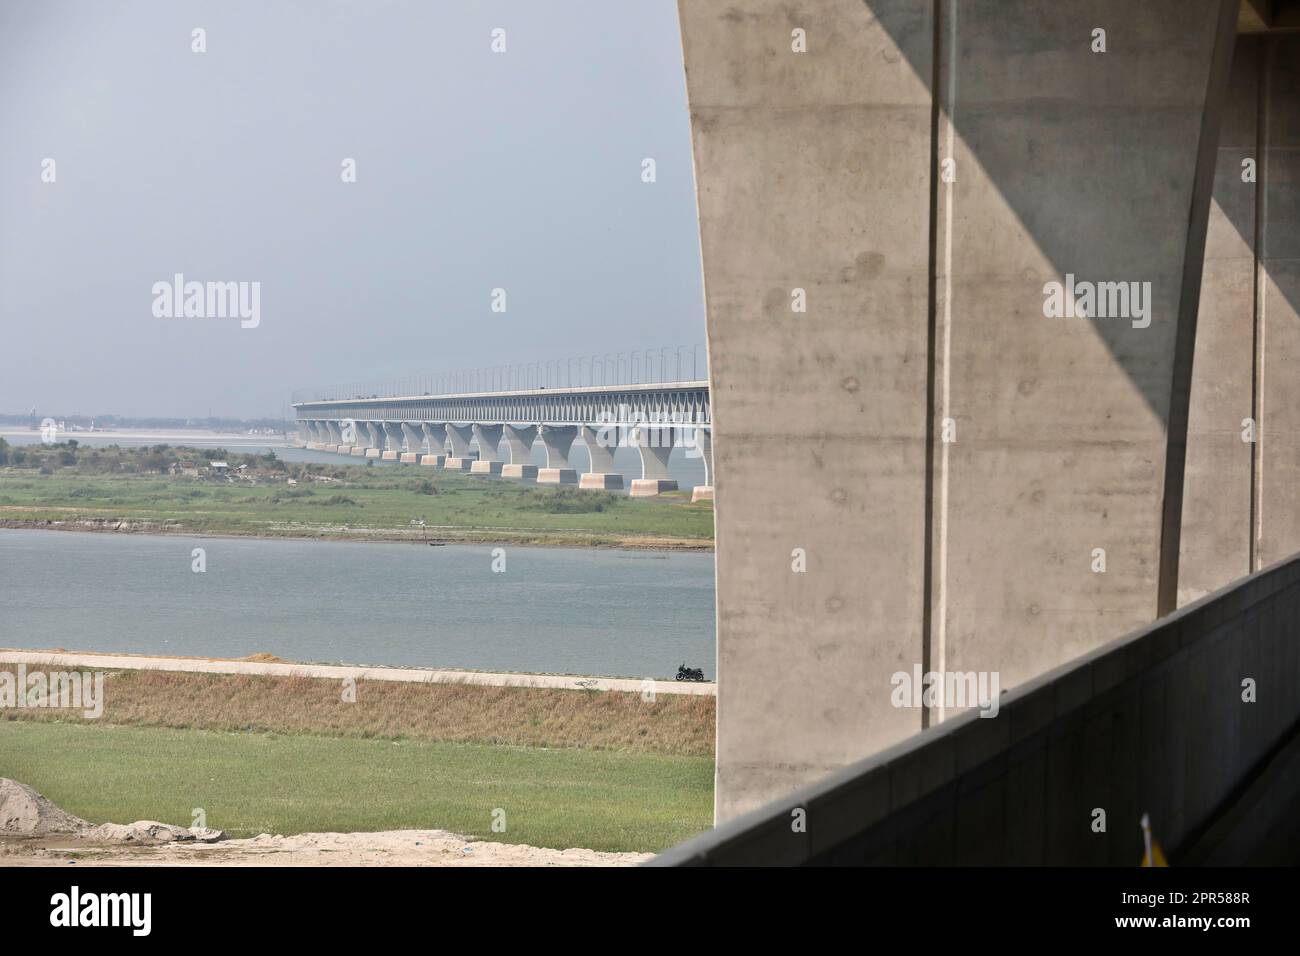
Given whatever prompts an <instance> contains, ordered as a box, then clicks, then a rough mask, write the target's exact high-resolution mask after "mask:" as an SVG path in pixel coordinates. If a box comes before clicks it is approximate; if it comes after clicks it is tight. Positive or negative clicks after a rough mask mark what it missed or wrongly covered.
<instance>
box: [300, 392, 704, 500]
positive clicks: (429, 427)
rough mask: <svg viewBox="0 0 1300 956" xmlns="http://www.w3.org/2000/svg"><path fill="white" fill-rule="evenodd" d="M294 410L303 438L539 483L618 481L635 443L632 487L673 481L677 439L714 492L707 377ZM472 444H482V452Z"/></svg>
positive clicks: (309, 404)
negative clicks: (619, 454)
mask: <svg viewBox="0 0 1300 956" xmlns="http://www.w3.org/2000/svg"><path fill="white" fill-rule="evenodd" d="M294 411H295V413H296V414H297V418H298V429H299V437H300V439H301V440H302V442H303V444H304V445H305V446H306V447H307V448H312V449H318V450H322V451H333V452H338V453H340V454H346V455H354V456H357V457H364V458H378V459H381V460H385V461H399V462H406V463H408V464H420V465H427V466H429V467H433V468H444V469H447V470H451V471H466V472H469V473H470V474H475V475H485V476H500V477H506V478H535V479H536V480H537V481H538V482H539V483H542V484H577V485H578V486H579V487H581V488H590V489H619V488H622V487H623V486H624V482H623V478H624V476H623V475H622V474H621V473H620V472H618V471H617V469H616V468H615V465H614V453H615V451H616V450H617V449H618V448H624V447H632V448H636V449H637V451H638V453H639V455H640V460H641V474H640V476H639V477H636V478H634V479H633V480H632V485H631V493H632V494H633V495H634V496H651V495H658V494H662V493H663V492H665V491H675V490H677V482H676V480H675V479H673V478H671V477H670V476H669V473H668V459H669V457H670V455H671V454H672V450H673V448H674V447H677V446H681V447H682V448H684V449H685V453H686V455H687V456H688V457H691V458H700V459H702V460H703V463H704V474H705V481H704V484H703V485H702V486H699V487H697V488H695V489H694V490H693V493H692V496H691V500H692V501H699V500H707V499H711V498H712V497H713V441H712V431H713V429H712V421H711V417H710V405H709V386H708V383H707V382H671V383H661V384H648V385H647V384H640V385H601V386H584V387H577V388H530V389H517V390H511V391H494V392H469V393H456V394H445V395H427V394H426V395H408V396H400V397H385V398H378V397H374V398H366V397H355V398H346V399H331V400H317V401H303V402H297V403H295V404H294ZM502 438H504V439H505V448H506V452H505V454H504V455H503V454H502V452H501V447H502V445H501V441H502ZM538 439H540V440H541V442H542V445H543V447H544V448H545V450H546V466H545V467H544V468H540V469H539V468H538V467H537V466H536V465H534V464H533V463H532V448H533V444H534V443H535V442H536V441H537V440H538ZM579 439H581V441H582V442H583V444H585V445H586V446H587V451H588V453H589V458H590V462H591V469H590V471H588V472H587V473H585V474H583V475H581V476H579V475H578V473H577V469H576V468H574V466H573V463H572V462H571V461H570V457H569V452H570V450H571V448H572V447H573V444H574V442H575V441H578V440H579ZM471 445H477V447H478V455H477V458H475V457H474V452H473V451H472V450H471Z"/></svg>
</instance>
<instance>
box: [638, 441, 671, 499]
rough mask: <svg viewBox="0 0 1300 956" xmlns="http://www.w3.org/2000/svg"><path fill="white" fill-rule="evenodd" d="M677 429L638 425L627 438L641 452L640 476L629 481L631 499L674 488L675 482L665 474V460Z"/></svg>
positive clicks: (647, 496)
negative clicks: (630, 484)
mask: <svg viewBox="0 0 1300 956" xmlns="http://www.w3.org/2000/svg"><path fill="white" fill-rule="evenodd" d="M675 436H676V431H675V429H673V428H670V427H667V426H662V425H637V426H635V427H633V428H632V430H631V434H630V436H629V439H630V441H631V442H632V444H633V445H635V446H636V449H637V451H639V452H640V453H641V477H640V478H634V479H633V480H632V490H631V495H632V497H633V498H649V497H653V496H655V495H659V494H663V493H664V492H665V491H676V490H677V482H676V481H675V480H673V479H672V478H670V477H669V476H668V459H669V457H670V456H671V455H672V453H673V442H674V441H675Z"/></svg>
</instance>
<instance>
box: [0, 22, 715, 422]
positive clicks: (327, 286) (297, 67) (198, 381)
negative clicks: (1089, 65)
mask: <svg viewBox="0 0 1300 956" xmlns="http://www.w3.org/2000/svg"><path fill="white" fill-rule="evenodd" d="M196 27H202V28H204V29H205V30H206V44H207V52H205V53H195V52H193V51H192V49H191V45H192V42H193V40H192V30H193V29H194V28H196ZM498 27H500V28H504V30H505V31H506V34H505V41H506V52H504V53H494V52H493V51H492V49H491V44H492V31H493V29H494V28H498ZM348 157H351V158H354V159H355V160H356V170H357V181H356V182H355V183H344V182H342V179H341V173H342V166H341V164H342V162H343V160H344V159H345V158H348ZM646 157H651V158H653V159H654V160H655V162H656V173H657V182H655V183H653V184H645V183H643V182H642V181H641V173H642V160H643V159H644V158H646ZM47 158H52V159H54V161H55V167H54V172H55V176H56V180H55V182H53V183H45V182H42V172H43V168H47V167H43V161H44V160H46V159H47ZM175 273H182V274H184V276H185V278H186V279H187V280H197V281H203V282H206V281H209V280H213V281H236V282H238V281H244V282H253V281H257V282H260V283H261V287H260V324H259V325H258V327H257V328H241V326H240V322H239V321H238V319H209V318H188V319H186V318H179V319H162V318H156V317H155V316H154V314H153V305H154V293H153V291H152V288H153V285H154V283H156V282H158V281H168V282H170V281H171V279H172V276H173V275H174V274H175ZM498 287H500V288H504V289H505V290H506V295H507V298H506V305H507V311H506V312H505V313H504V314H498V313H493V312H492V311H491V310H490V302H491V299H490V296H491V290H492V289H493V288H498ZM703 340H704V313H703V293H702V291H701V281H700V274H699V239H698V233H697V228H696V221H695V197H694V185H693V181H692V172H691V152H690V127H689V122H688V116H687V110H686V94H685V82H684V78H683V73H682V62H681V42H680V37H679V34H678V26H677V13H676V4H675V3H674V2H673V0H620V2H618V3H611V2H609V0H519V2H482V3H475V2H470V0H443V2H434V0H427V2H385V0H351V2H336V0H311V2H309V0H277V2H266V0H206V2H183V0H122V2H112V3H110V2H99V0H81V2H64V0H3V3H0V412H6V413H16V412H26V411H27V410H28V409H29V408H31V406H32V405H36V406H37V408H38V411H39V412H40V413H42V414H71V413H87V414H103V413H110V412H113V413H119V414H131V415H146V414H155V415H186V416H202V415H206V414H207V413H208V411H209V409H210V410H211V411H212V412H213V413H214V414H218V415H221V414H226V415H237V416H248V417H251V416H260V415H277V414H279V413H280V412H281V410H282V409H283V407H284V405H285V403H286V402H287V399H288V395H289V392H290V390H291V389H293V388H294V387H298V386H308V385H313V384H330V383H335V382H348V381H363V380H375V379H383V378H386V377H398V376H401V375H407V374H414V373H422V372H435V371H441V370H447V369H457V368H472V367H479V366H484V365H497V364H506V363H511V362H518V361H530V360H534V359H545V358H560V357H566V356H569V355H576V354H579V353H583V352H594V351H599V352H605V351H611V350H619V349H629V348H638V347H641V348H644V347H650V346H661V345H669V344H672V345H677V344H685V345H690V344H695V343H697V342H703Z"/></svg>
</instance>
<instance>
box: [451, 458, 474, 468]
mask: <svg viewBox="0 0 1300 956" xmlns="http://www.w3.org/2000/svg"><path fill="white" fill-rule="evenodd" d="M473 465H474V459H473V458H448V459H447V465H446V467H447V470H448V471H469V470H470V468H471V467H473Z"/></svg>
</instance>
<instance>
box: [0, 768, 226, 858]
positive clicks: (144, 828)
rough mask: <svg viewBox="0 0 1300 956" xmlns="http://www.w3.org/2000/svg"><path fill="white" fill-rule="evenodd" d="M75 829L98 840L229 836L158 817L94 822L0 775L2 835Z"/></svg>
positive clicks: (177, 840)
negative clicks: (166, 821) (132, 821)
mask: <svg viewBox="0 0 1300 956" xmlns="http://www.w3.org/2000/svg"><path fill="white" fill-rule="evenodd" d="M51 833H75V834H76V835H78V836H80V837H82V838H83V839H86V840H90V841H93V842H97V843H143V844H158V843H189V842H198V843H215V842H216V841H217V840H221V839H223V838H224V837H225V834H224V833H222V832H221V831H220V830H210V829H206V828H199V827H195V828H193V829H188V830H187V829H186V828H185V827H178V826H173V825H172V824H170V823H158V822H156V821H154V820H139V821H137V822H135V823H127V824H122V823H104V824H101V825H99V826H92V825H91V824H89V823H87V822H86V821H85V820H83V819H81V818H80V817H74V816H73V815H72V814H71V813H66V812H64V811H63V810H60V809H59V808H58V807H57V806H55V805H54V804H53V803H51V802H50V801H49V800H47V799H46V798H45V797H43V796H41V795H40V794H39V793H37V792H36V791H35V790H33V789H32V788H31V787H29V786H27V784H25V783H19V782H18V781H17V780H10V779H8V778H7V777H0V836H45V835H47V834H51Z"/></svg>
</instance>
